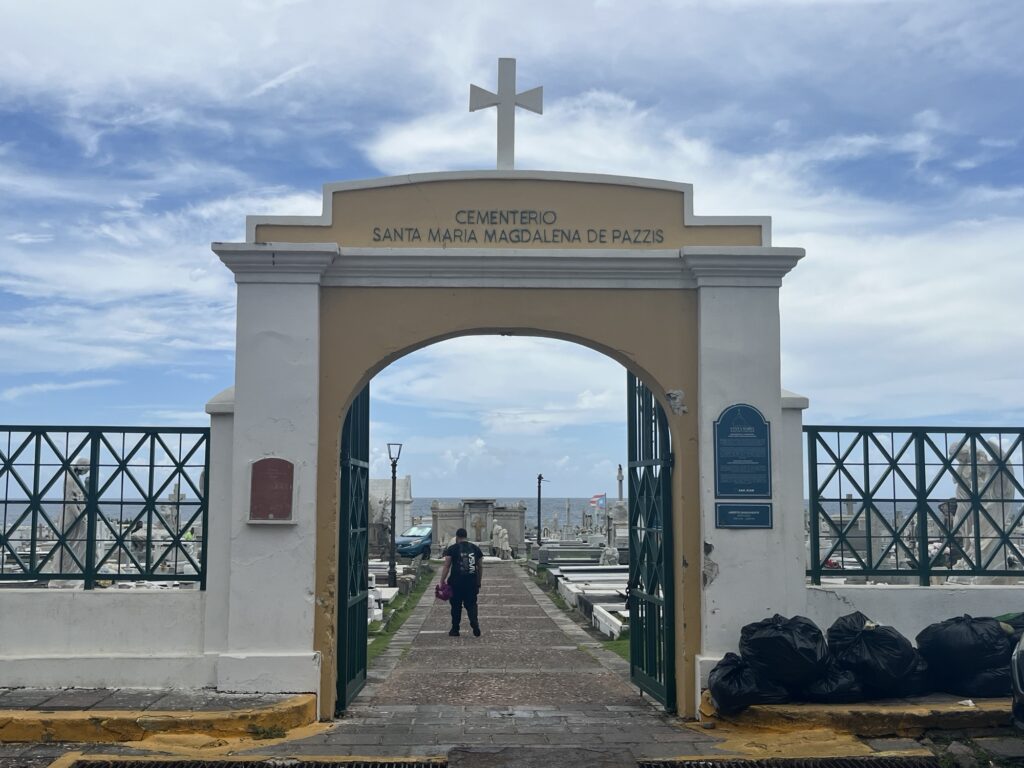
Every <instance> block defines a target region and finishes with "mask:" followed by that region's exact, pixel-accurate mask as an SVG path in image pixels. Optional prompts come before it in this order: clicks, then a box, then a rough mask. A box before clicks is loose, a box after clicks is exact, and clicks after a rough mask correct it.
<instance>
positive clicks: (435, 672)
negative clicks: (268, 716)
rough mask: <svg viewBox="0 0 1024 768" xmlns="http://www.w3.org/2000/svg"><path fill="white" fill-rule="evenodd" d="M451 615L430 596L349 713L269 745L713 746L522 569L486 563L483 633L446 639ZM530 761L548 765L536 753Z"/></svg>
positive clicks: (615, 761) (481, 755)
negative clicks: (636, 683)
mask: <svg viewBox="0 0 1024 768" xmlns="http://www.w3.org/2000/svg"><path fill="white" fill-rule="evenodd" d="M448 610H449V609H448V604H447V603H440V602H437V601H435V600H433V599H432V597H431V595H430V593H429V592H428V593H427V595H425V596H424V598H423V601H422V602H421V603H420V605H419V606H417V608H416V609H415V610H414V611H413V613H412V614H411V615H410V617H409V619H408V620H407V621H406V623H405V625H404V626H403V627H402V629H401V630H400V631H399V632H398V633H396V635H395V637H394V639H393V640H392V643H391V646H390V648H389V649H388V651H387V652H386V653H385V654H383V655H382V656H380V657H378V659H377V660H376V663H375V665H374V666H373V667H372V668H371V670H370V675H369V682H368V684H367V686H366V688H365V689H364V690H363V691H362V693H361V694H360V695H359V696H358V697H357V699H356V701H355V702H354V703H353V705H352V706H351V708H350V709H349V711H348V713H347V714H346V716H345V717H344V718H343V719H342V720H340V721H339V722H338V723H337V724H335V725H334V726H333V727H332V728H331V729H330V730H329V731H327V732H326V733H322V734H320V735H318V736H315V737H313V738H310V739H305V740H301V741H291V742H289V743H287V744H281V745H278V746H276V747H274V748H273V749H272V750H270V751H272V752H274V753H279V754H288V755H292V756H300V755H317V754H319V755H349V754H351V755H367V756H371V755H390V756H394V757H400V756H440V755H446V754H449V752H451V753H452V754H451V757H452V760H453V764H454V763H461V764H464V765H471V764H481V765H505V764H511V763H508V762H507V761H508V759H511V758H515V759H516V760H526V761H527V763H524V764H531V763H530V760H531V758H530V757H529V755H530V753H531V752H533V751H534V749H533V748H541V749H543V751H544V754H545V755H546V756H547V758H555V756H556V753H561V752H562V751H563V749H564V750H568V754H576V755H579V756H581V757H582V756H586V762H588V763H589V764H590V765H605V764H607V765H620V764H621V765H635V763H634V762H633V761H634V759H635V758H636V757H669V756H676V755H705V754H715V753H716V752H717V750H716V749H715V743H716V741H717V739H716V738H715V737H714V736H713V735H712V734H713V732H709V731H703V730H700V729H695V728H693V727H687V726H686V725H684V724H683V723H682V722H681V721H679V720H678V719H676V718H673V717H669V716H667V715H665V714H664V712H663V711H661V710H660V709H659V708H658V707H656V706H655V705H653V704H652V703H651V702H650V700H649V699H645V698H641V696H640V695H639V693H638V690H637V689H636V688H635V687H633V686H632V685H631V684H630V683H629V682H628V674H629V665H628V664H627V663H626V662H625V661H624V660H623V659H621V658H620V657H619V656H617V655H615V654H613V653H611V652H609V651H605V650H604V649H603V647H602V646H601V644H600V643H599V642H597V641H595V640H594V639H593V638H592V637H591V636H590V635H588V634H587V633H586V632H585V631H583V629H581V628H580V627H579V626H577V625H576V624H575V623H574V622H573V621H572V620H571V619H570V618H569V617H568V616H566V615H565V614H564V613H563V612H562V611H560V610H559V609H558V608H557V607H556V606H555V605H554V604H553V603H552V602H551V600H550V599H549V598H548V597H547V596H546V595H545V594H544V593H543V592H541V590H540V589H539V588H538V587H537V586H536V585H534V583H533V582H532V581H530V579H529V577H528V575H527V574H526V572H525V570H524V569H522V568H520V567H519V566H517V565H514V564H511V563H501V564H498V563H494V564H491V563H488V564H487V565H486V566H485V568H484V581H483V588H482V590H481V593H480V625H481V629H482V630H483V635H482V636H481V637H479V638H477V637H473V635H472V633H471V632H470V631H469V623H468V620H467V619H465V618H463V625H462V630H463V634H462V636H461V637H449V636H448V629H449V626H450V617H449V612H448ZM460 747H461V749H458V748H460ZM467 748H469V751H468V752H467ZM508 748H512V749H508ZM453 750H454V751H453ZM506 750H508V751H506ZM258 751H259V752H260V753H262V754H267V753H268V750H267V749H263V750H258ZM598 755H604V757H601V758H598V757H597V756H598ZM562 759H563V757H562V756H559V757H558V759H557V760H556V762H560V761H561V760H562ZM532 760H533V762H532V764H534V765H536V764H545V763H547V760H546V759H545V757H544V755H540V756H535V757H534V758H532ZM467 761H468V762H467ZM515 764H518V763H515Z"/></svg>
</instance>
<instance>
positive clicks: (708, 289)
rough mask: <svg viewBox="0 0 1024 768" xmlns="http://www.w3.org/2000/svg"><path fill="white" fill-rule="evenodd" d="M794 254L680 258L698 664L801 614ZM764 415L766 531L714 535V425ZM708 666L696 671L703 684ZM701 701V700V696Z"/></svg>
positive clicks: (726, 252)
mask: <svg viewBox="0 0 1024 768" xmlns="http://www.w3.org/2000/svg"><path fill="white" fill-rule="evenodd" d="M803 253H804V252H803V249H797V248H769V247H764V248H755V247H731V248H719V247H690V248H684V249H683V259H684V261H685V263H686V266H687V267H688V268H689V270H690V272H691V273H692V275H693V277H694V280H695V282H696V285H697V293H698V359H699V366H700V370H699V389H698V405H697V407H698V418H699V422H700V426H699V429H700V502H701V531H702V538H703V541H702V552H703V559H702V563H701V575H702V580H703V589H702V606H701V627H702V631H701V646H702V649H701V654H700V658H699V660H698V661H699V662H700V661H702V660H703V661H707V660H712V661H713V660H714V659H716V658H718V657H721V656H722V655H723V654H724V653H725V652H727V651H734V650H736V646H737V643H738V641H739V632H740V628H741V627H742V626H743V625H744V624H747V623H749V622H752V621H758V620H759V619H762V618H764V617H765V616H771V615H772V614H774V613H784V614H791V613H793V612H799V611H801V610H803V608H804V604H805V603H804V600H803V591H804V584H803V571H802V561H800V562H799V563H798V562H797V559H796V558H795V556H794V552H793V540H794V537H795V536H797V535H799V536H800V537H801V538H802V536H803V514H802V506H801V507H799V508H797V509H792V510H791V509H789V508H788V507H787V501H788V499H789V493H787V489H788V488H789V485H788V479H787V478H786V477H784V475H785V474H787V473H790V472H791V471H792V468H790V467H788V465H787V459H788V458H789V457H790V453H789V452H788V451H787V450H786V448H785V443H786V435H787V430H786V429H785V426H784V424H783V421H782V398H781V384H780V364H781V363H780V336H779V287H780V286H781V284H782V277H783V276H784V275H785V274H786V273H787V272H789V270H790V269H792V268H793V266H794V265H795V264H796V262H797V261H798V260H799V259H800V258H801V257H802V256H803ZM739 403H743V404H746V405H751V406H753V407H754V408H756V409H758V410H759V411H760V412H761V414H762V415H763V416H764V418H765V419H766V420H767V421H768V423H769V425H770V428H771V465H772V467H771V468H772V472H771V477H772V489H771V490H772V496H771V498H767V499H762V498H751V499H749V500H747V499H743V500H737V499H728V500H719V501H726V502H736V501H749V502H751V503H763V502H766V501H770V502H771V504H772V510H773V527H772V528H770V529H760V528H758V529H717V528H716V527H715V503H716V497H715V453H714V422H715V420H716V419H718V418H719V416H720V415H721V413H722V411H723V410H725V409H726V408H727V407H729V406H731V405H735V404H739ZM709 666H710V664H707V663H703V664H700V666H699V668H698V674H699V675H700V679H701V681H702V683H706V674H707V671H708V667H709ZM698 695H699V692H698Z"/></svg>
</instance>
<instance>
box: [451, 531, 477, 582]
mask: <svg viewBox="0 0 1024 768" xmlns="http://www.w3.org/2000/svg"><path fill="white" fill-rule="evenodd" d="M444 556H445V557H450V558H451V559H452V569H451V574H450V575H449V576H448V583H449V584H451V585H452V586H456V585H457V586H463V585H465V586H473V585H475V584H476V581H477V578H478V577H479V572H480V565H481V563H482V562H483V559H484V553H483V552H481V551H480V547H478V546H477V545H476V544H471V543H470V542H468V541H460V542H458V543H456V544H452V545H451V546H450V547H448V549H446V550H445V551H444Z"/></svg>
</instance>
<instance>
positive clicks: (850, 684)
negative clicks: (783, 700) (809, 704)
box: [799, 662, 870, 704]
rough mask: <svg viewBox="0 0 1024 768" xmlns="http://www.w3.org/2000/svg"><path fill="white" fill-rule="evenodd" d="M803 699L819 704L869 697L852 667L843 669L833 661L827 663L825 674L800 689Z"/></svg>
mask: <svg viewBox="0 0 1024 768" xmlns="http://www.w3.org/2000/svg"><path fill="white" fill-rule="evenodd" d="M799 698H800V699H802V700H803V701H817V702H819V703H821V704H853V703H855V702H858V701H866V700H867V699H869V698H870V696H869V695H868V693H867V691H866V689H865V688H864V685H863V684H862V683H861V681H860V680H859V679H858V678H857V673H856V672H854V671H853V670H852V669H844V668H843V667H841V666H839V665H838V664H836V663H835V662H832V663H830V664H829V665H828V670H827V671H826V672H825V676H824V677H822V678H821V679H820V680H815V681H814V682H813V683H811V684H810V685H807V686H805V687H804V689H803V690H802V691H800V697H799Z"/></svg>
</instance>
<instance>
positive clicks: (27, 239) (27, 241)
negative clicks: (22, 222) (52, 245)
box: [7, 232, 53, 245]
mask: <svg viewBox="0 0 1024 768" xmlns="http://www.w3.org/2000/svg"><path fill="white" fill-rule="evenodd" d="M7 239H8V240H10V241H12V242H15V243H18V244H19V245H33V244H35V243H48V242H50V241H51V240H53V234H52V233H50V232H38V233H33V232H15V233H14V234H12V235H8V236H7Z"/></svg>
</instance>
